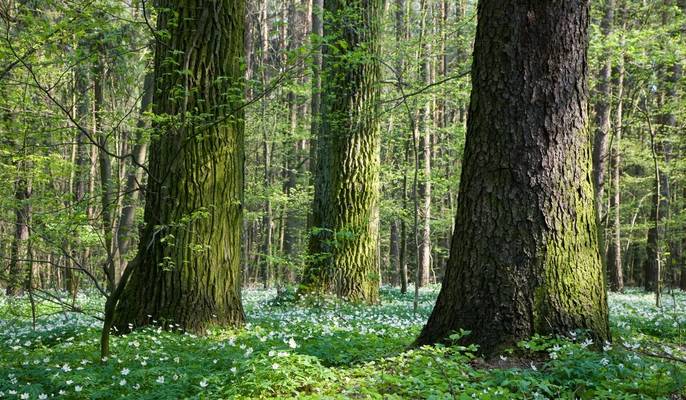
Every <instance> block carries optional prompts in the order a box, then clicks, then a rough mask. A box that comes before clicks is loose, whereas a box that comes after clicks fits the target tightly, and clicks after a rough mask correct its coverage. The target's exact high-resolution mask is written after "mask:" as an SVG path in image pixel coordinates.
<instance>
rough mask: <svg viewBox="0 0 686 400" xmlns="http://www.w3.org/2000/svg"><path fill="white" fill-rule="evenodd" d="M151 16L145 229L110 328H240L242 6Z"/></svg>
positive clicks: (204, 3) (192, 1)
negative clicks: (157, 35) (152, 123)
mask: <svg viewBox="0 0 686 400" xmlns="http://www.w3.org/2000/svg"><path fill="white" fill-rule="evenodd" d="M157 19H158V29H159V31H160V32H166V35H168V40H165V41H164V42H159V43H158V44H157V48H156V54H155V76H156V82H155V86H156V90H155V95H154V111H155V113H156V114H157V122H156V127H155V128H156V131H157V133H158V135H157V136H155V137H154V138H153V141H152V143H151V149H150V160H149V177H148V185H147V190H146V196H145V197H146V206H145V217H144V219H145V228H144V230H143V232H142V234H141V242H140V245H139V248H138V254H137V256H136V258H135V259H134V260H133V261H132V262H131V263H130V265H129V267H128V268H127V270H126V273H127V274H128V275H126V274H125V275H124V276H125V278H124V277H123V278H122V283H121V284H120V285H125V286H123V288H122V292H121V297H120V299H119V302H118V304H117V306H116V311H115V312H114V315H113V321H112V322H113V326H114V327H116V328H117V329H118V330H119V331H120V332H121V331H128V330H130V329H131V326H133V327H139V326H143V325H147V324H150V323H152V321H153V320H156V321H165V322H173V323H175V324H179V325H180V327H181V328H182V329H185V330H189V331H195V332H201V331H203V329H204V328H205V327H206V326H207V325H208V324H210V323H217V324H228V325H235V324H241V323H242V322H243V319H244V316H243V309H242V306H241V300H240V290H239V288H240V286H239V285H240V279H239V276H240V275H239V257H240V229H241V218H242V201H243V192H242V190H243V159H244V155H243V120H242V112H241V111H240V110H241V107H242V105H241V103H240V99H241V98H242V94H243V88H242V76H243V72H242V70H241V67H240V58H241V56H242V54H243V40H244V39H243V27H244V25H243V22H244V2H243V1H242V0H221V1H209V0H184V1H171V0H169V1H161V2H160V5H159V15H158V18H157ZM127 281H128V282H127ZM164 326H165V327H166V326H167V324H166V323H165V325H164Z"/></svg>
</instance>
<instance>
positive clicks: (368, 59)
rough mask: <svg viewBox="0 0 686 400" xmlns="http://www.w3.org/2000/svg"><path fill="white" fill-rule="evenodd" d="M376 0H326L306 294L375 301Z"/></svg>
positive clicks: (378, 15) (378, 5)
mask: <svg viewBox="0 0 686 400" xmlns="http://www.w3.org/2000/svg"><path fill="white" fill-rule="evenodd" d="M381 3H382V2H381V1H380V0H354V1H341V0H326V1H325V2H324V8H325V10H326V13H327V18H326V19H325V21H324V34H325V36H326V37H327V38H328V43H329V44H328V46H326V47H325V48H324V53H323V67H322V75H323V76H322V83H323V85H326V87H325V89H324V90H323V91H322V99H321V101H322V104H321V107H322V108H321V127H320V128H319V132H318V133H319V135H318V138H317V160H316V162H317V167H316V170H315V194H314V196H315V197H314V201H313V210H312V221H313V222H314V224H313V225H312V226H314V227H315V228H316V230H317V232H315V233H313V234H312V235H311V238H310V251H311V253H310V254H311V258H312V261H311V262H310V263H309V264H308V266H307V269H306V271H305V276H304V279H303V283H304V286H305V287H309V288H312V289H315V290H318V289H321V290H325V291H330V292H333V293H335V294H336V295H338V296H340V297H344V298H347V299H349V300H353V301H365V302H375V301H376V300H377V299H378V285H379V279H378V276H377V274H378V264H377V262H378V261H377V257H378V251H377V246H378V240H377V237H378V233H379V232H378V229H379V228H378V225H379V221H378V198H379V194H378V191H379V151H380V148H379V147H380V134H379V123H378V113H379V103H378V99H379V81H380V75H381V69H380V62H379V59H378V57H379V54H380V52H379V44H380V18H381V12H382V4H381Z"/></svg>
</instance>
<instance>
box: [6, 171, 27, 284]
mask: <svg viewBox="0 0 686 400" xmlns="http://www.w3.org/2000/svg"><path fill="white" fill-rule="evenodd" d="M25 162H26V161H19V164H18V165H19V168H18V169H19V171H18V173H19V174H24V171H21V169H23V165H24V163H25ZM14 199H15V202H16V204H15V206H14V237H13V238H12V244H11V245H10V263H9V274H10V275H9V282H8V284H7V288H6V289H5V293H6V294H7V296H17V295H21V294H23V293H24V289H25V288H26V287H27V285H28V282H29V279H30V276H31V273H32V271H31V270H30V268H29V267H30V265H31V263H30V262H29V244H28V241H29V220H30V218H31V203H30V199H31V184H30V182H29V181H28V180H27V178H24V177H21V178H18V179H17V180H16V181H15V184H14Z"/></svg>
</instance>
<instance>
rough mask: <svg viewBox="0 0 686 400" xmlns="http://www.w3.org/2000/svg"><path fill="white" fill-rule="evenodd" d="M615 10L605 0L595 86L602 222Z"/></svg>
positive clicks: (597, 186)
mask: <svg viewBox="0 0 686 400" xmlns="http://www.w3.org/2000/svg"><path fill="white" fill-rule="evenodd" d="M614 10H615V4H614V0H605V15H604V17H603V20H602V21H601V23H600V29H601V31H602V32H603V38H604V39H603V43H604V46H605V50H604V54H603V64H602V66H601V67H600V72H599V74H598V84H597V87H596V91H597V92H598V101H597V103H596V105H595V113H596V116H595V122H596V132H595V138H594V143H593V185H594V187H595V204H596V210H597V212H598V221H599V222H600V221H602V219H603V192H604V190H605V176H606V174H607V172H606V171H607V160H608V157H607V147H608V143H609V138H610V112H611V105H610V104H611V97H612V85H611V84H610V79H611V76H612V74H611V72H612V61H611V60H612V52H611V51H610V44H609V36H610V35H611V34H612V27H613V26H612V24H613V19H614Z"/></svg>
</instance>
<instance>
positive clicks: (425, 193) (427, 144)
mask: <svg viewBox="0 0 686 400" xmlns="http://www.w3.org/2000/svg"><path fill="white" fill-rule="evenodd" d="M423 3H424V4H423V10H422V41H423V46H422V53H423V55H422V58H423V60H422V78H423V80H424V85H426V86H429V85H430V84H431V45H430V43H429V37H428V36H429V21H430V20H429V18H430V16H431V13H432V11H431V5H430V2H429V1H427V0H424V1H423ZM432 117H433V112H432V102H431V99H427V101H426V104H425V105H424V109H423V111H422V117H421V124H420V126H421V129H422V143H421V146H422V153H421V154H422V160H421V161H422V181H421V184H420V186H419V195H420V196H421V199H422V201H421V210H420V214H421V224H422V226H421V234H420V241H419V249H417V251H418V253H419V263H418V265H417V267H418V268H419V273H418V274H417V276H418V278H419V279H418V281H417V285H418V286H426V285H428V284H429V280H430V278H431V144H432V142H431V136H432V135H431V128H432Z"/></svg>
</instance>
